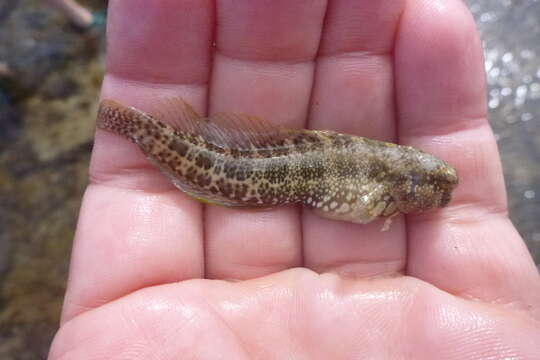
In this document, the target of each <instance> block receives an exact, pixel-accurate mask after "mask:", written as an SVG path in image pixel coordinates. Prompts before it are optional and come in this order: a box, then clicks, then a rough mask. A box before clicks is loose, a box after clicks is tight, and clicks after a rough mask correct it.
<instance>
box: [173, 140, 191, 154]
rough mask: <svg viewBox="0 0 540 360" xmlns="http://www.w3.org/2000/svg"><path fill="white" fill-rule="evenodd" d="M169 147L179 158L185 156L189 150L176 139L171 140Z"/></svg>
mask: <svg viewBox="0 0 540 360" xmlns="http://www.w3.org/2000/svg"><path fill="white" fill-rule="evenodd" d="M169 147H170V148H171V149H172V150H174V151H176V152H177V153H178V155H180V156H182V157H183V156H186V153H187V151H188V150H189V147H188V145H187V144H185V143H184V142H182V141H178V140H176V139H173V140H172V141H171V142H170V144H169Z"/></svg>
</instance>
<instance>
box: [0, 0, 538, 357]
mask: <svg viewBox="0 0 540 360" xmlns="http://www.w3.org/2000/svg"><path fill="white" fill-rule="evenodd" d="M51 2H55V0H50V1H49V2H47V1H43V0H2V1H1V2H0V359H2V360H12V359H45V358H46V356H47V351H48V347H49V344H50V341H51V339H52V336H53V335H54V332H55V331H56V328H57V324H58V316H59V311H60V306H61V303H62V296H63V293H64V289H65V282H66V277H67V270H68V262H69V252H70V249H71V241H72V238H73V231H74V228H75V225H76V220H77V213H78V209H79V206H80V201H81V197H82V194H83V191H84V188H85V185H86V181H87V167H88V161H89V155H90V151H91V149H92V137H93V133H94V117H95V111H96V108H97V98H98V91H99V86H100V82H101V78H102V75H103V68H104V65H103V59H104V43H105V40H104V34H105V32H104V19H105V17H104V16H105V7H106V1H104V0H84V1H83V0H81V1H80V4H81V5H83V6H84V7H85V8H87V9H89V10H90V12H88V11H87V12H85V11H80V9H71V12H69V11H68V14H69V16H66V13H65V11H64V12H62V11H59V9H58V8H55V7H53V6H51V4H50V3H51ZM465 2H466V3H467V4H468V5H469V7H470V9H471V12H472V13H473V15H474V17H475V20H476V22H477V25H478V28H479V30H480V33H481V35H482V38H483V43H484V49H485V57H486V61H485V70H486V74H487V81H488V85H489V89H488V94H487V95H486V96H487V97H488V104H489V114H490V115H489V117H490V121H491V124H492V127H493V129H494V131H495V134H496V137H497V141H498V144H499V148H500V151H501V155H502V159H503V165H504V170H505V177H506V185H507V188H508V198H509V204H510V214H511V218H512V220H513V221H514V223H515V225H516V226H517V228H518V230H519V231H520V233H521V235H522V236H523V238H524V239H525V241H526V242H527V245H528V247H529V249H530V251H531V253H532V254H533V257H534V259H535V262H536V264H540V222H539V219H540V201H539V200H540V1H539V0H465ZM456 56H459V54H456Z"/></svg>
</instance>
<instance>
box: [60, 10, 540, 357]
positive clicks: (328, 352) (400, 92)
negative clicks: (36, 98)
mask: <svg viewBox="0 0 540 360" xmlns="http://www.w3.org/2000/svg"><path fill="white" fill-rule="evenodd" d="M107 55H108V57H107V75H106V77H105V80H104V84H103V90H102V97H105V98H112V99H116V100H119V101H121V102H123V103H125V104H130V105H133V106H136V107H139V108H141V109H143V110H144V109H150V108H152V106H155V104H156V103H157V101H158V100H159V99H160V98H163V97H170V96H181V97H182V98H184V99H186V100H187V101H188V102H190V103H192V104H193V105H194V106H195V107H196V108H198V110H199V111H200V112H201V113H213V112H218V111H232V112H244V113H250V114H255V115H259V116H261V117H263V118H266V119H268V120H269V121H273V122H276V123H280V124H285V125H287V126H290V127H309V128H317V129H332V130H337V131H340V132H345V133H352V134H358V135H362V136H366V137H371V138H376V139H382V140H388V141H394V142H399V143H402V144H410V145H413V146H415V147H418V148H421V149H423V150H426V151H428V152H430V153H433V154H435V155H437V156H439V157H441V158H443V159H444V160H446V161H448V162H449V163H451V164H453V165H454V166H455V167H456V168H457V171H458V174H459V176H460V186H459V187H458V189H457V190H456V191H455V195H454V199H453V201H452V203H451V204H450V206H449V207H447V208H445V209H441V210H437V211H432V212H428V213H425V214H421V215H414V216H407V218H405V217H398V218H396V219H395V221H394V223H393V225H392V227H391V229H390V230H389V231H387V232H380V231H379V230H380V228H381V226H382V223H380V222H376V223H374V224H370V225H355V224H349V223H343V222H336V221H330V220H324V219H321V218H319V217H317V216H316V215H314V214H312V213H311V212H309V211H301V210H300V209H299V208H297V207H285V208H280V209H276V210H271V211H249V210H237V209H226V208H219V207H204V206H202V205H201V204H199V203H197V202H195V201H194V200H192V199H190V198H188V197H187V196H186V195H184V194H182V193H181V192H179V191H178V190H176V189H175V188H174V187H173V186H172V185H171V184H170V183H169V182H168V180H167V179H166V178H165V177H164V176H162V175H161V174H160V173H159V172H158V171H157V170H156V169H155V168H154V167H152V165H150V164H149V162H148V161H147V160H146V159H145V158H144V156H143V155H142V154H141V152H140V151H139V150H138V149H137V148H136V146H134V145H133V144H131V143H129V142H128V141H126V140H124V139H123V138H120V137H118V136H116V135H113V134H110V133H106V132H104V131H100V130H98V131H97V133H96V140H95V148H94V153H93V157H92V163H91V169H90V170H91V184H90V185H89V187H88V190H87V192H86V194H85V197H84V203H83V206H82V209H81V214H80V220H79V225H78V229H77V236H76V241H75V245H74V250H73V257H72V263H71V273H70V280H69V284H68V291H67V294H66V299H65V304H64V310H63V316H62V326H61V328H60V330H59V332H58V334H57V336H56V338H55V341H54V343H53V346H52V350H51V354H50V359H78V360H80V359H160V360H165V359H248V358H258V359H487V358H489V359H503V358H513V359H514V358H515V359H526V358H527V359H538V358H540V350H538V347H537V345H538V344H537V342H538V340H539V339H540V280H539V277H538V274H537V272H536V269H535V267H534V265H533V263H532V260H531V259H530V257H529V255H528V252H527V250H526V248H525V246H524V244H523V241H522V240H521V238H520V237H519V235H518V234H517V232H516V230H515V229H514V227H513V225H512V224H511V222H510V221H509V220H508V218H507V210H506V209H507V208H506V195H505V192H504V182H503V178H502V173H501V167H500V161H499V156H498V153H497V148H496V144H495V141H494V137H493V134H492V132H491V130H490V128H489V125H488V123H487V121H486V112H485V111H486V110H485V109H486V107H485V103H484V91H485V89H484V78H483V62H482V55H481V49H480V42H479V40H478V37H477V34H476V31H475V28H474V23H473V20H472V18H471V16H470V14H469V13H468V11H467V9H466V8H465V6H464V5H463V4H462V3H461V1H459V0H381V1H372V0H328V1H325V0H295V1H291V0H272V1H270V0H257V1H253V0H218V1H215V2H214V1H212V0H161V1H146V0H116V1H111V2H110V9H109V24H108V54H107Z"/></svg>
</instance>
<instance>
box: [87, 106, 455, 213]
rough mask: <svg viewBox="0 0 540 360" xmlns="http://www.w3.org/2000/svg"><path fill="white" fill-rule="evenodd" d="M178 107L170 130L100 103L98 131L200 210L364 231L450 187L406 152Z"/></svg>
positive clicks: (440, 165) (432, 164) (420, 207)
mask: <svg viewBox="0 0 540 360" xmlns="http://www.w3.org/2000/svg"><path fill="white" fill-rule="evenodd" d="M177 103H178V104H180V105H178V106H176V107H177V109H176V110H175V112H176V113H177V114H178V115H177V116H178V117H179V121H177V122H176V124H175V126H170V125H167V124H165V123H164V122H162V121H160V120H159V119H158V117H159V116H158V115H156V116H152V115H149V114H147V113H144V112H142V111H139V110H137V109H135V108H133V107H127V106H124V105H122V104H120V103H117V102H115V101H112V100H104V101H102V103H101V105H100V109H99V114H98V121H97V124H98V127H100V128H102V129H106V130H109V131H111V132H114V133H116V134H119V135H122V136H124V137H126V138H127V139H129V140H131V141H132V142H134V143H136V144H137V145H138V146H139V147H140V149H141V150H142V151H143V153H144V154H145V155H146V156H147V158H148V159H149V160H150V161H151V162H153V163H154V164H155V165H156V166H157V167H158V168H159V169H160V170H161V171H162V172H163V173H164V174H165V175H167V176H168V177H169V178H170V179H171V181H172V182H173V183H174V185H176V186H177V187H178V188H179V189H181V190H182V191H184V192H186V193H188V194H189V195H191V196H193V197H195V198H197V199H198V200H200V201H203V202H206V203H211V204H217V205H223V206H239V207H266V208H270V207H275V206H279V205H284V204H289V203H303V204H304V205H305V206H307V207H309V208H312V209H314V210H315V211H316V212H317V213H318V214H319V215H321V216H323V217H326V218H330V219H336V220H345V221H351V222H355V223H369V222H371V221H372V220H374V219H376V218H377V217H391V216H393V215H396V214H398V213H411V212H418V211H424V210H427V209H431V208H436V207H443V206H446V205H447V204H448V203H449V202H450V198H451V193H452V191H453V189H454V188H455V187H456V186H457V184H458V177H457V174H456V171H455V170H454V168H452V167H451V166H450V165H448V164H447V163H445V162H444V161H442V160H440V159H438V158H436V157H434V156H432V155H430V154H427V153H424V152H422V151H420V150H417V149H415V148H412V147H409V146H401V145H396V144H392V143H386V142H380V141H375V140H371V139H367V138H363V137H359V136H352V135H346V134H339V133H336V132H333V131H317V130H290V129H283V128H278V127H274V126H273V125H270V124H267V123H265V122H264V121H262V120H260V119H256V118H255V117H249V116H243V115H230V118H233V119H237V120H235V121H232V122H227V121H225V122H223V119H224V118H227V115H224V116H221V117H216V118H215V120H216V121H215V122H214V120H213V119H212V118H203V117H201V116H200V115H198V114H197V113H196V112H195V111H194V110H193V109H192V108H191V107H190V106H189V105H188V104H187V103H184V102H182V101H178V102H177ZM178 107H180V108H181V107H183V108H182V109H180V110H178ZM220 119H221V120H220ZM238 119H240V120H238ZM250 121H255V123H254V124H256V125H254V126H253V127H250V124H251V122H250ZM228 137H235V138H236V139H234V140H233V141H231V139H230V138H228Z"/></svg>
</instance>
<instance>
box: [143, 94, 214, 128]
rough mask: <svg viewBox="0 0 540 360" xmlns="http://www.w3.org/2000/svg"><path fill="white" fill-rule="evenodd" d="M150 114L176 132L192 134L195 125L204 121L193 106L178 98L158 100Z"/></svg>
mask: <svg viewBox="0 0 540 360" xmlns="http://www.w3.org/2000/svg"><path fill="white" fill-rule="evenodd" d="M150 114H151V115H152V116H153V117H154V118H156V119H157V120H159V121H163V122H165V123H167V124H169V125H171V126H172V127H173V128H175V129H177V130H180V131H184V132H189V133H194V132H195V131H196V129H197V127H198V125H197V124H198V123H199V122H200V121H204V118H203V116H202V115H201V114H199V113H198V112H197V110H195V109H194V108H193V106H191V105H190V104H189V103H188V102H186V101H184V100H183V99H182V98H179V97H167V98H163V99H160V100H159V101H158V102H157V104H156V105H155V106H154V109H153V110H152V111H151V112H150Z"/></svg>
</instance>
